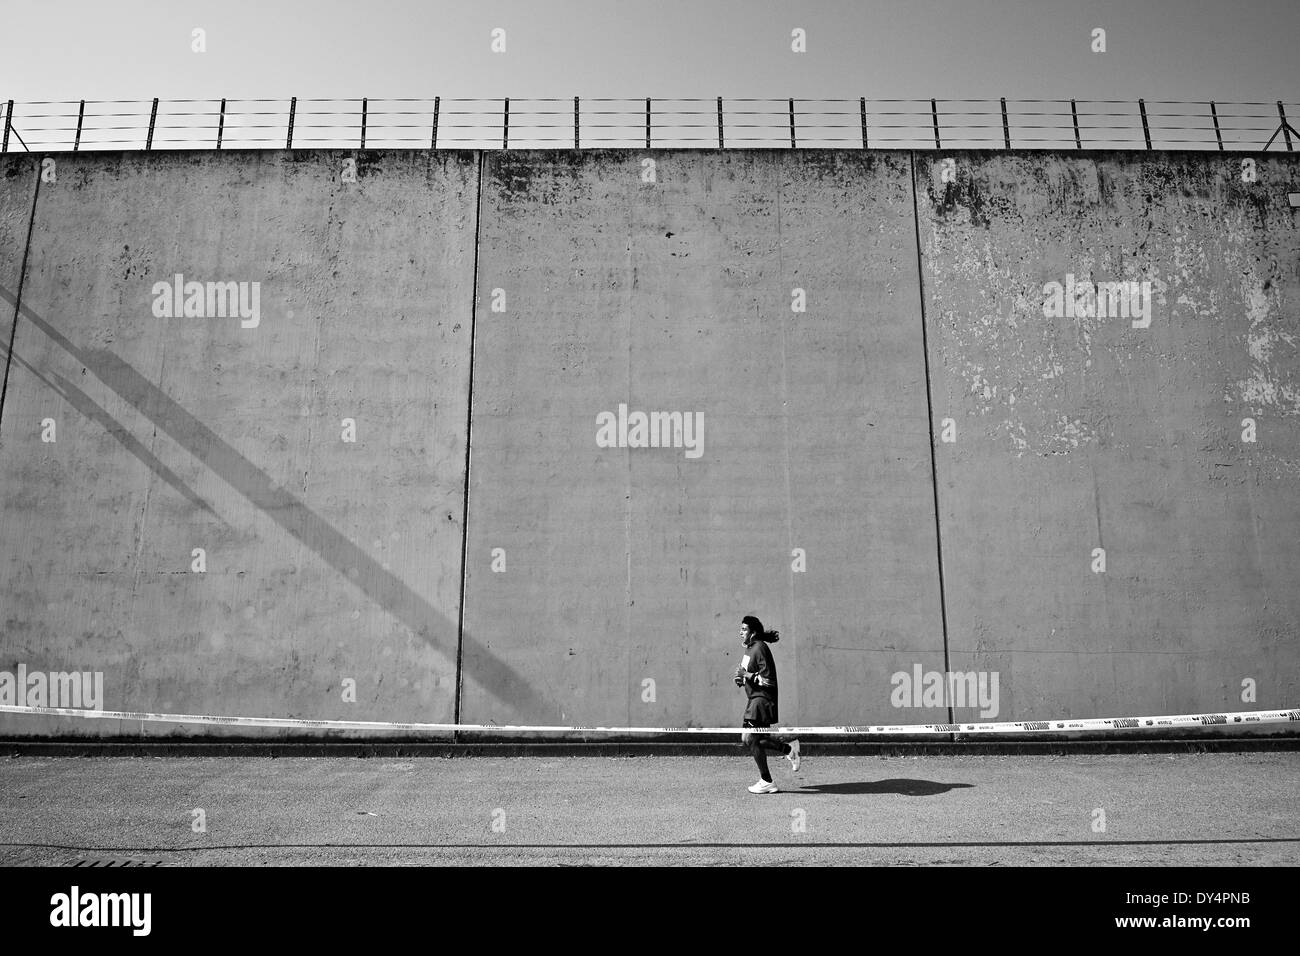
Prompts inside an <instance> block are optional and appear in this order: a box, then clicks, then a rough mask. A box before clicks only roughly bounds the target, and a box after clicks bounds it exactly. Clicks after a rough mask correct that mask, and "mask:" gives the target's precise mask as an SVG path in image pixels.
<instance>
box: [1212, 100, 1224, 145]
mask: <svg viewBox="0 0 1300 956" xmlns="http://www.w3.org/2000/svg"><path fill="white" fill-rule="evenodd" d="M1210 117H1211V118H1212V119H1213V120H1214V138H1215V139H1216V140H1218V141H1219V152H1223V133H1222V132H1221V131H1220V130H1219V111H1218V110H1216V109H1215V108H1214V100H1210Z"/></svg>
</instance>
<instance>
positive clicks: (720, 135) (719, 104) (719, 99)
mask: <svg viewBox="0 0 1300 956" xmlns="http://www.w3.org/2000/svg"><path fill="white" fill-rule="evenodd" d="M725 148H726V147H725V145H724V144H723V140H722V97H721V96H719V97H718V149H725Z"/></svg>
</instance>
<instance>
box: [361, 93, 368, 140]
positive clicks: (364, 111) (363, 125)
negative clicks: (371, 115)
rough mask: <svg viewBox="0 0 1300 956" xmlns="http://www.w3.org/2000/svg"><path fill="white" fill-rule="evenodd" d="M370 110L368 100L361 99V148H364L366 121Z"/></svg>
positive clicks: (365, 98) (366, 98)
mask: <svg viewBox="0 0 1300 956" xmlns="http://www.w3.org/2000/svg"><path fill="white" fill-rule="evenodd" d="M369 108H370V99H369V98H368V97H365V96H363V97H361V148H362V149H365V148H366V119H367V115H366V114H367V113H368V112H369Z"/></svg>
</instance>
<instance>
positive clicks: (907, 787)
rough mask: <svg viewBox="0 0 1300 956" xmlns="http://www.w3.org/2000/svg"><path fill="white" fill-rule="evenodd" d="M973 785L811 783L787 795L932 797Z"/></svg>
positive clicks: (790, 791)
mask: <svg viewBox="0 0 1300 956" xmlns="http://www.w3.org/2000/svg"><path fill="white" fill-rule="evenodd" d="M974 786H975V784H973V783H939V782H937V781H935V780H905V779H895V780H861V781H858V782H855V783H813V784H808V785H806V786H804V787H801V788H800V789H798V790H788V791H786V792H787V793H843V794H863V793H901V794H902V795H903V796H905V797H933V796H936V795H937V794H940V793H947V792H948V791H949V790H957V789H960V788H964V787H974Z"/></svg>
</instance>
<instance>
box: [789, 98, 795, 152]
mask: <svg viewBox="0 0 1300 956" xmlns="http://www.w3.org/2000/svg"><path fill="white" fill-rule="evenodd" d="M790 148H791V149H794V148H795V141H794V97H790Z"/></svg>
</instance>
